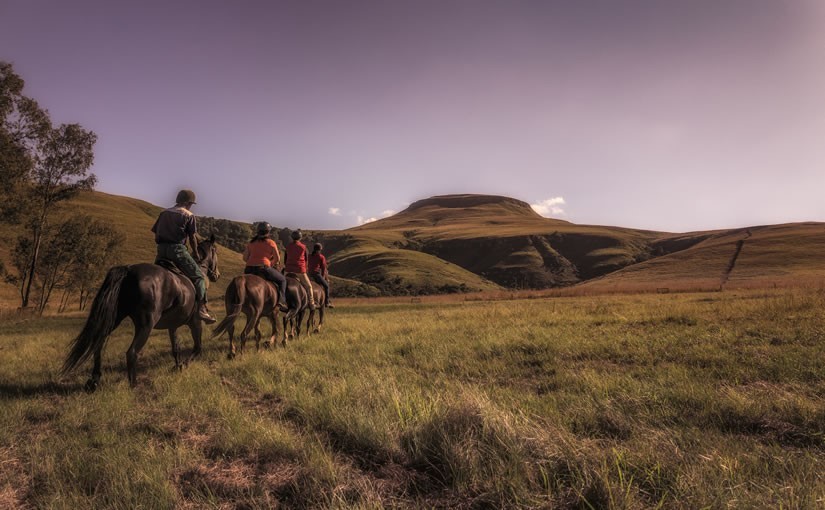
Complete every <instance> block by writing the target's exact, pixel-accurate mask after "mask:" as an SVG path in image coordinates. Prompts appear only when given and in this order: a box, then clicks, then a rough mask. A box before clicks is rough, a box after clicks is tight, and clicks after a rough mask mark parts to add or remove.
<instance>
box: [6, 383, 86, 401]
mask: <svg viewBox="0 0 825 510" xmlns="http://www.w3.org/2000/svg"><path fill="white" fill-rule="evenodd" d="M82 391H83V384H81V383H74V382H72V383H66V382H56V381H48V382H45V383H42V384H14V383H6V382H0V399H9V398H27V397H39V396H68V395H72V394H74V393H78V392H82Z"/></svg>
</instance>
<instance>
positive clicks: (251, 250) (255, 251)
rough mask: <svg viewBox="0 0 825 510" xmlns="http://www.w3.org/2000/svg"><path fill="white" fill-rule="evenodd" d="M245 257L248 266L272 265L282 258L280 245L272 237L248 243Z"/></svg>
mask: <svg viewBox="0 0 825 510" xmlns="http://www.w3.org/2000/svg"><path fill="white" fill-rule="evenodd" d="M243 259H244V261H246V265H247V266H266V267H271V266H273V265H275V264H277V263H278V262H280V260H281V254H280V253H278V245H277V244H275V241H273V240H272V239H261V240H259V241H254V242H251V243H249V244H247V245H246V250H244V252H243Z"/></svg>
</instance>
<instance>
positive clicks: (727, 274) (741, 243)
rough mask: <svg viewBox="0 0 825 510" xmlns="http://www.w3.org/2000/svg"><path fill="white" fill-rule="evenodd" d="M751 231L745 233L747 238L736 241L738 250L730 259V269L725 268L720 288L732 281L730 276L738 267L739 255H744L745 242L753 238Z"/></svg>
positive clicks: (735, 250) (736, 249)
mask: <svg viewBox="0 0 825 510" xmlns="http://www.w3.org/2000/svg"><path fill="white" fill-rule="evenodd" d="M751 235H752V234H751V231H750V229H748V230H746V231H745V237H743V238H742V239H740V240H738V241H736V248H735V249H734V251H733V255H732V256H731V258H730V262H728V267H726V268H725V272H724V273H723V274H722V279H721V281H720V283H719V288H722V287H724V286H725V284H726V283H728V280H729V279H730V274H731V273H732V272H733V270H734V268H735V267H736V261H737V260H738V259H739V255H740V254H741V253H742V248H744V247H745V241H746V240H747V239H749V238H750V237H751Z"/></svg>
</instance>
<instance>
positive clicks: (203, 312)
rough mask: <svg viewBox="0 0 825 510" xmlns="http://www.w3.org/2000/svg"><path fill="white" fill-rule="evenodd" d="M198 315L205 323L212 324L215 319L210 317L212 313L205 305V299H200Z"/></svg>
mask: <svg viewBox="0 0 825 510" xmlns="http://www.w3.org/2000/svg"><path fill="white" fill-rule="evenodd" d="M198 317H200V319H201V320H202V321H203V322H205V323H207V324H214V323H215V321H216V320H217V319H215V318H214V317H212V314H210V313H209V308H208V307H207V306H206V301H201V302H200V305H199V306H198Z"/></svg>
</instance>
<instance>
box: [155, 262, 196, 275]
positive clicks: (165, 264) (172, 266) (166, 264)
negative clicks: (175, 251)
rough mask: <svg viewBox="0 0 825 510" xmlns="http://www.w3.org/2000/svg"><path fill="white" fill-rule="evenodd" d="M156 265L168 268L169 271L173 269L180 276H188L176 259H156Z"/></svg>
mask: <svg viewBox="0 0 825 510" xmlns="http://www.w3.org/2000/svg"><path fill="white" fill-rule="evenodd" d="M155 265H157V266H160V267H162V268H163V269H166V270H167V271H171V272H173V273H175V274H176V275H178V276H183V277H186V278H188V277H187V276H186V273H184V272H183V271H181V269H180V268H179V267H178V265H177V264H175V262H174V261H171V260H169V259H155Z"/></svg>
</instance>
